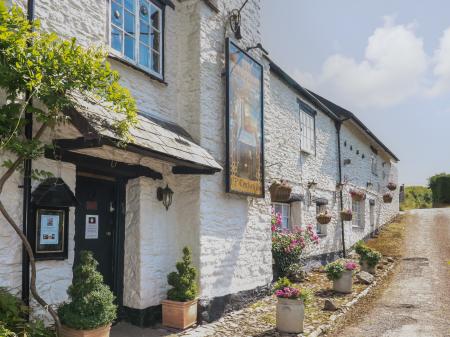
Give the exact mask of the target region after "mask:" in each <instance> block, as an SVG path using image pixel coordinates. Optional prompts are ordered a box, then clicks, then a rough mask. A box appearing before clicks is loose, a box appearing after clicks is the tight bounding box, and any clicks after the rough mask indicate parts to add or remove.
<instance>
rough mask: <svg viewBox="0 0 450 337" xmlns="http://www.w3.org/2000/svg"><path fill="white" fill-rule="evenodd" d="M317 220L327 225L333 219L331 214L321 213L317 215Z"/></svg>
mask: <svg viewBox="0 0 450 337" xmlns="http://www.w3.org/2000/svg"><path fill="white" fill-rule="evenodd" d="M316 219H317V222H318V223H320V224H321V225H326V224H328V223H330V221H331V215H329V214H319V215H318V216H317V217H316Z"/></svg>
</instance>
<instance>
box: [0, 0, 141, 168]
mask: <svg viewBox="0 0 450 337" xmlns="http://www.w3.org/2000/svg"><path fill="white" fill-rule="evenodd" d="M3 2H4V1H3V0H0V3H1V6H0V94H1V92H2V91H4V92H5V93H6V95H7V96H8V100H9V101H7V102H3V101H0V102H1V103H0V104H3V105H1V106H0V149H7V150H9V151H11V152H13V153H15V154H17V155H18V156H24V158H31V159H34V158H37V157H38V156H40V155H42V145H41V144H40V143H39V142H34V143H32V142H27V141H26V140H25V139H24V137H23V130H24V127H25V122H24V115H25V114H24V112H25V110H26V111H27V112H31V113H32V114H33V117H34V118H35V120H37V121H39V122H41V123H45V124H48V125H49V126H50V127H54V126H56V125H58V124H60V123H61V122H62V121H63V119H62V118H61V111H62V109H64V108H65V107H67V106H71V105H75V100H74V99H73V98H72V95H71V94H73V93H77V96H81V98H88V97H95V99H96V100H98V101H100V102H102V103H106V104H107V105H109V106H111V109H112V110H113V111H114V112H116V113H117V114H119V115H121V118H119V121H118V122H117V123H116V124H115V128H114V130H115V132H116V133H117V136H118V137H119V138H120V139H121V140H122V141H123V142H125V143H127V142H131V141H132V139H131V137H130V135H129V132H128V130H129V128H130V127H131V126H132V125H134V124H136V123H137V108H136V103H135V101H134V99H133V97H132V96H131V94H130V92H129V91H128V90H127V89H125V88H123V87H122V86H121V85H120V84H119V78H120V77H119V74H118V73H117V72H115V71H113V70H111V67H110V65H109V64H108V62H106V55H107V54H106V52H105V50H103V49H102V48H100V47H90V48H84V47H81V46H79V45H78V44H77V41H76V39H74V38H73V39H70V40H63V39H60V38H59V37H58V36H57V35H56V34H54V33H48V32H46V31H44V30H43V29H42V28H41V27H40V23H39V21H36V22H34V23H32V24H30V23H29V22H28V20H27V18H26V17H25V15H24V14H23V12H22V10H21V9H20V8H19V7H17V6H13V7H12V8H11V9H10V10H7V9H6V7H5V6H4V3H3ZM26 91H28V92H29V93H30V94H31V95H32V96H33V99H34V100H35V101H39V102H41V103H42V104H43V105H44V107H43V108H37V107H29V106H28V107H27V102H26V101H25V100H24V93H25V92H26ZM25 108H26V109H25Z"/></svg>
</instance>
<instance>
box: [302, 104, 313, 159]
mask: <svg viewBox="0 0 450 337" xmlns="http://www.w3.org/2000/svg"><path fill="white" fill-rule="evenodd" d="M298 106H299V112H300V150H301V151H302V152H306V153H309V154H315V153H316V116H315V112H314V111H313V110H312V109H309V108H308V107H307V106H305V103H303V102H301V101H300V100H298Z"/></svg>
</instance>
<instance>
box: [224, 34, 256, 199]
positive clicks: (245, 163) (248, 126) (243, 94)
mask: <svg viewBox="0 0 450 337" xmlns="http://www.w3.org/2000/svg"><path fill="white" fill-rule="evenodd" d="M226 61H227V67H226V68H227V165H226V169H227V192H231V193H239V194H245V195H251V196H256V197H263V196H264V167H263V163H264V144H263V67H262V65H261V64H260V63H258V62H257V61H255V60H254V59H253V58H252V57H251V56H250V55H248V54H247V53H246V52H244V51H243V50H242V49H240V48H239V47H238V46H237V45H236V44H234V43H233V42H232V41H231V40H227V53H226Z"/></svg>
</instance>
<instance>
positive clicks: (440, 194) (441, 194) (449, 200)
mask: <svg viewBox="0 0 450 337" xmlns="http://www.w3.org/2000/svg"><path fill="white" fill-rule="evenodd" d="M428 181H429V187H430V189H431V191H432V192H433V204H434V205H442V204H450V174H447V173H440V174H436V175H434V176H432V177H430V178H429V180H428Z"/></svg>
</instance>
